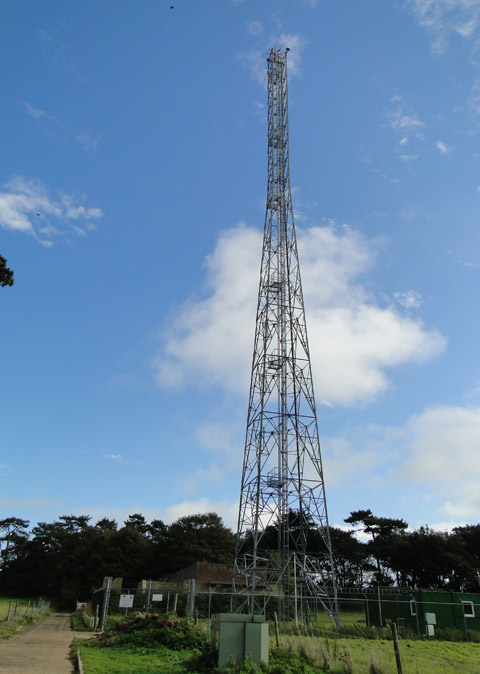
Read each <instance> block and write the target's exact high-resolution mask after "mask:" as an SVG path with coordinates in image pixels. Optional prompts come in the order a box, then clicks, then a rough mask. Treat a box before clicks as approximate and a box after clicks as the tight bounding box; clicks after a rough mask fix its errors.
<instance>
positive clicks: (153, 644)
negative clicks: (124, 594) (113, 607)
mask: <svg viewBox="0 0 480 674" xmlns="http://www.w3.org/2000/svg"><path fill="white" fill-rule="evenodd" d="M96 643H97V644H98V646H100V647H108V646H120V645H121V646H134V647H136V648H137V647H138V648H143V649H145V648H147V649H148V648H157V647H158V646H165V647H166V648H169V649H170V650H172V651H181V650H193V649H198V650H203V649H204V648H205V646H206V644H207V639H206V635H205V633H203V632H201V631H200V630H199V629H197V628H196V627H194V626H193V625H191V624H190V623H189V622H187V620H185V619H180V620H179V619H178V618H177V617H176V616H167V617H162V618H160V617H159V616H158V615H156V614H151V615H148V616H146V617H145V618H136V619H135V620H122V621H120V622H118V623H117V624H116V625H115V628H114V629H111V630H108V631H107V632H105V633H104V634H103V635H102V636H101V637H100V638H99V639H98V640H97V642H96Z"/></svg>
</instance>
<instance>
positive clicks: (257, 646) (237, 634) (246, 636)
mask: <svg viewBox="0 0 480 674" xmlns="http://www.w3.org/2000/svg"><path fill="white" fill-rule="evenodd" d="M211 636H212V643H213V644H215V646H216V648H217V650H218V667H219V669H223V668H224V667H226V666H227V665H228V663H229V662H230V660H235V662H237V663H238V664H241V663H242V662H243V661H244V660H245V657H246V656H247V655H249V656H250V657H251V659H252V662H265V663H266V664H268V623H267V622H265V616H262V615H251V614H249V613H216V614H215V615H213V616H212V631H211Z"/></svg>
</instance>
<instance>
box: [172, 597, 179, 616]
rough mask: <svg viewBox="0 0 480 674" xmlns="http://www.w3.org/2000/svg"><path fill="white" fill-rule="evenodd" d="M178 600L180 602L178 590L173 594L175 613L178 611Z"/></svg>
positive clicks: (173, 609)
mask: <svg viewBox="0 0 480 674" xmlns="http://www.w3.org/2000/svg"><path fill="white" fill-rule="evenodd" d="M177 602H178V592H175V594H174V596H173V608H172V611H173V612H174V613H176V612H177Z"/></svg>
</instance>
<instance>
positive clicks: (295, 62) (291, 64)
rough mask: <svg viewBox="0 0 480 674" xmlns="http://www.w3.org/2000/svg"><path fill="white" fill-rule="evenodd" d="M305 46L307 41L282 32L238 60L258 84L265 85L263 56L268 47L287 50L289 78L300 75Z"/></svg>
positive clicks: (264, 58) (264, 59) (244, 53)
mask: <svg viewBox="0 0 480 674" xmlns="http://www.w3.org/2000/svg"><path fill="white" fill-rule="evenodd" d="M307 44H308V41H307V40H306V39H305V38H304V37H302V36H301V35H298V34H296V33H283V32H282V33H279V34H275V35H271V36H270V38H269V40H268V43H267V44H262V46H261V48H255V49H250V50H249V51H246V52H242V53H240V54H239V55H238V58H239V59H240V61H241V62H243V64H244V66H245V67H246V68H247V69H248V70H250V72H251V74H252V76H253V77H254V78H255V79H256V80H257V81H258V82H260V84H265V83H266V81H267V60H266V56H265V54H266V53H267V52H268V51H269V48H270V46H273V45H274V46H275V48H276V49H286V48H287V47H288V48H289V52H288V57H287V68H288V75H289V77H290V78H291V77H295V76H296V75H298V74H299V73H300V64H301V60H302V52H303V50H304V49H305V47H306V46H307Z"/></svg>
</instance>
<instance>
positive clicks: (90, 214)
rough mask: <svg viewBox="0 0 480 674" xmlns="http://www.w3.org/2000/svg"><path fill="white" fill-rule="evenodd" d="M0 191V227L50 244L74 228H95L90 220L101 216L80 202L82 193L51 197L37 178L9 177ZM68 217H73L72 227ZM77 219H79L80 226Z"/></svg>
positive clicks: (89, 229)
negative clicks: (55, 238)
mask: <svg viewBox="0 0 480 674" xmlns="http://www.w3.org/2000/svg"><path fill="white" fill-rule="evenodd" d="M4 188H5V191H3V192H0V226H1V227H3V228H4V229H7V230H11V231H16V232H23V233H26V234H31V235H33V236H35V237H36V238H37V239H38V240H39V241H40V243H42V244H43V245H46V246H50V245H52V241H51V239H52V237H54V236H59V235H64V234H66V233H67V232H69V231H70V232H71V231H76V233H77V234H79V233H80V232H81V233H82V234H85V233H86V232H87V231H91V230H92V229H94V228H95V225H94V222H93V221H94V220H98V219H99V218H101V217H102V215H103V214H102V211H101V210H100V209H99V208H86V207H85V206H83V205H81V202H82V201H84V200H85V197H84V196H83V195H66V194H63V195H62V196H61V197H60V199H58V200H54V199H52V198H51V197H50V196H49V195H48V193H47V189H46V187H45V185H43V184H42V183H41V182H40V181H35V180H26V179H25V178H22V177H19V176H17V177H15V178H12V180H10V181H9V182H7V183H6V184H5V186H4ZM79 202H80V204H79ZM71 220H75V221H76V224H75V229H73V228H72V223H71ZM79 221H81V226H80V223H79Z"/></svg>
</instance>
